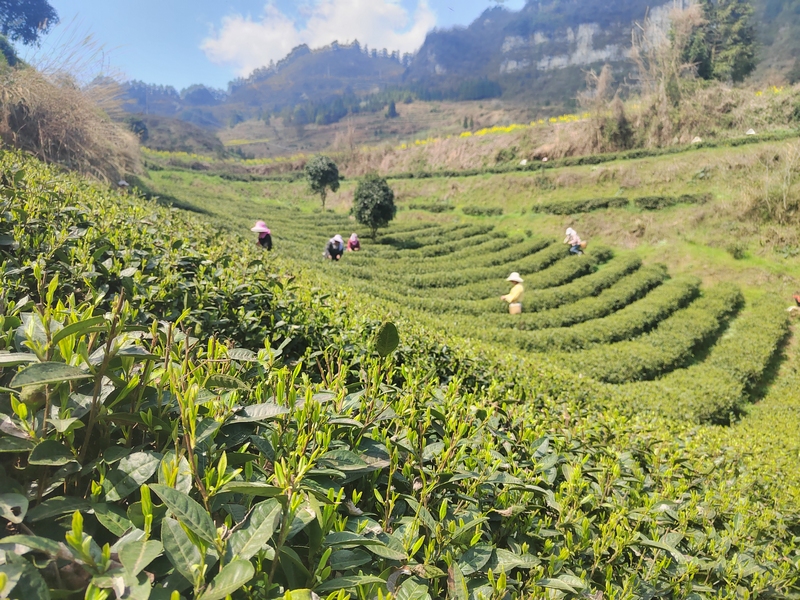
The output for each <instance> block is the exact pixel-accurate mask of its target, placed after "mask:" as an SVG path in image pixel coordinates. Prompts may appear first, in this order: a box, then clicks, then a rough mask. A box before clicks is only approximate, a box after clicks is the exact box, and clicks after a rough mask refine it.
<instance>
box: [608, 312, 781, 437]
mask: <svg viewBox="0 0 800 600" xmlns="http://www.w3.org/2000/svg"><path fill="white" fill-rule="evenodd" d="M788 321H789V320H788V317H787V315H786V312H785V311H784V310H783V303H782V302H781V301H780V299H778V298H775V297H772V296H767V297H766V298H763V299H761V300H759V301H757V302H756V303H755V304H754V305H753V306H751V307H748V308H747V309H745V310H744V312H743V313H742V315H741V316H740V317H739V318H737V319H736V320H735V321H734V322H733V323H732V324H731V327H730V328H729V330H728V331H727V332H726V333H725V335H724V336H723V337H722V339H721V340H720V341H719V342H718V343H717V344H715V345H714V347H713V348H712V349H711V351H710V353H709V356H708V357H707V358H706V359H705V360H704V361H702V362H700V363H698V364H696V365H692V366H691V367H689V368H688V369H685V370H678V371H675V372H673V373H670V374H669V375H667V376H665V377H663V378H662V379H659V380H657V381H648V382H643V383H636V384H631V385H630V386H625V387H623V388H622V389H621V390H620V394H621V398H628V399H629V402H630V404H629V405H630V406H635V407H636V409H637V410H641V409H642V408H648V409H652V410H657V411H659V412H661V413H664V414H667V415H669V416H672V417H676V418H680V419H688V420H691V421H700V422H712V423H723V424H727V423H729V422H730V418H731V416H732V415H733V416H736V415H738V414H741V413H742V411H743V410H744V408H745V406H746V405H747V403H748V402H749V399H750V394H751V393H752V392H753V390H754V388H755V386H756V385H758V383H759V382H760V381H761V379H762V377H763V376H764V373H765V372H766V371H767V369H768V368H769V366H770V363H771V361H772V360H773V358H774V357H775V355H776V353H777V352H778V350H779V348H780V344H781V342H782V340H783V339H784V338H785V337H786V334H787V332H788V324H789V323H788Z"/></svg>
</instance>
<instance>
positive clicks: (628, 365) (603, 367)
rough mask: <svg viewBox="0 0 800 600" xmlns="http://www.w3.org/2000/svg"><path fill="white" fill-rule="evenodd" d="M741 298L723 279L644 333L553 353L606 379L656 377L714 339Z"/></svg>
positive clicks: (579, 369) (582, 370) (569, 364)
mask: <svg viewBox="0 0 800 600" xmlns="http://www.w3.org/2000/svg"><path fill="white" fill-rule="evenodd" d="M743 301H744V297H743V296H742V292H741V291H740V290H739V288H738V287H736V286H735V285H732V284H725V283H723V284H720V285H717V286H715V287H713V288H711V289H709V290H707V291H706V292H704V295H703V296H702V297H701V298H700V299H699V300H697V301H696V302H694V303H693V304H692V305H691V306H689V307H688V308H686V309H684V310H681V311H679V312H677V313H675V314H674V315H672V316H671V317H669V318H668V319H665V320H664V321H662V322H661V323H660V324H659V326H658V328H656V329H655V330H654V331H652V332H651V333H649V334H647V335H645V336H644V337H642V338H640V339H636V340H631V341H627V342H620V343H618V344H612V345H606V346H598V347H595V348H591V349H588V350H583V351H581V352H575V353H572V354H566V355H562V356H554V357H553V359H554V360H556V361H557V362H560V363H563V364H564V366H567V367H568V368H570V369H572V370H573V371H575V372H577V373H582V374H584V375H588V376H590V377H592V378H594V379H597V380H599V381H604V382H606V383H627V382H629V381H639V380H644V379H652V378H654V377H657V376H659V375H661V374H662V373H664V372H666V371H670V370H672V369H675V368H678V367H680V366H683V365H685V364H686V363H687V362H688V361H690V360H691V359H692V357H693V355H694V351H695V349H697V348H698V347H699V346H700V345H701V344H703V343H705V342H707V341H708V340H709V339H711V338H712V337H713V336H714V335H715V334H716V333H717V332H718V331H719V330H720V328H721V327H722V326H723V325H724V324H725V322H726V320H727V319H728V318H729V317H730V316H731V315H732V314H734V313H735V312H736V311H737V310H738V309H739V307H740V306H741V304H742V302H743Z"/></svg>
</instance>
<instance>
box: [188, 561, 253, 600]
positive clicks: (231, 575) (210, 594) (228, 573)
mask: <svg viewBox="0 0 800 600" xmlns="http://www.w3.org/2000/svg"><path fill="white" fill-rule="evenodd" d="M255 574H256V570H255V568H254V567H253V565H251V564H250V561H247V560H240V559H237V560H233V561H231V562H229V563H228V564H227V565H225V566H224V567H223V569H222V570H221V571H220V572H219V573H218V574H217V576H216V577H215V578H214V581H212V582H211V584H210V585H209V586H208V587H207V588H206V590H205V591H204V592H203V593H202V594H200V595H199V596H198V598H197V600H222V599H223V598H225V596H227V595H228V594H232V593H233V592H235V591H236V590H238V589H239V588H241V587H242V586H243V585H244V584H246V583H247V582H248V581H250V580H251V579H252V578H253V575H255Z"/></svg>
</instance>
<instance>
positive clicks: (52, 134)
mask: <svg viewBox="0 0 800 600" xmlns="http://www.w3.org/2000/svg"><path fill="white" fill-rule="evenodd" d="M62 37H63V39H62V41H61V42H60V45H57V46H56V47H55V49H53V50H50V52H49V53H47V54H42V55H38V56H34V57H32V58H29V60H28V62H29V63H32V64H30V65H23V66H21V67H20V68H10V67H5V68H3V69H1V70H0V141H2V143H3V144H5V145H8V146H12V147H14V148H19V149H22V150H25V151H27V152H30V153H31V154H33V155H35V156H37V157H38V158H40V159H41V160H43V161H46V162H51V163H58V164H61V165H63V166H65V167H66V168H68V169H72V170H75V171H79V172H81V173H84V174H87V175H90V176H92V177H94V178H96V179H99V180H101V181H105V182H116V181H118V180H119V179H121V178H122V177H124V176H125V175H126V174H133V173H138V172H140V171H141V155H140V151H139V144H138V140H137V139H136V136H135V135H133V134H132V133H131V132H130V131H128V130H127V128H125V127H124V126H123V125H120V124H118V123H115V122H114V121H113V120H112V118H111V115H113V114H115V113H117V112H119V110H120V109H119V106H120V103H119V100H118V99H119V91H120V90H119V86H118V85H117V84H116V83H115V81H114V80H113V79H112V78H109V77H100V76H98V74H99V73H101V72H103V71H105V70H106V69H105V65H104V64H103V63H104V62H105V53H104V52H103V50H102V48H101V47H100V46H98V45H96V44H95V43H94V42H93V40H92V39H91V37H90V36H80V35H79V34H78V33H77V30H76V29H74V28H73V29H71V30H70V29H69V28H68V29H67V33H66V34H64V35H62Z"/></svg>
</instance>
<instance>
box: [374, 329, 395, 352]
mask: <svg viewBox="0 0 800 600" xmlns="http://www.w3.org/2000/svg"><path fill="white" fill-rule="evenodd" d="M399 345H400V334H399V333H397V327H396V326H395V324H394V323H391V322H387V323H384V324H383V325H381V328H380V329H379V330H378V333H377V335H376V337H375V350H376V351H377V352H378V354H379V355H380V356H383V357H386V356H389V355H390V354H391V353H392V352H394V351H395V350H396V349H397V346H399Z"/></svg>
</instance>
